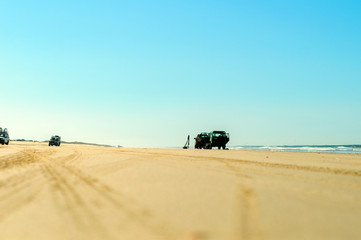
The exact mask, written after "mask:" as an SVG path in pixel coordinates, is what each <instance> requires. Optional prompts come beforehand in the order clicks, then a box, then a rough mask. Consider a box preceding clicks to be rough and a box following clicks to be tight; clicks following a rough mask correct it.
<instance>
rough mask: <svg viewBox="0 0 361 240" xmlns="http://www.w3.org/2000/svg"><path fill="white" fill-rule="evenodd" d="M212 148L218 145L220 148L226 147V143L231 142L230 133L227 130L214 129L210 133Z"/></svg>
mask: <svg viewBox="0 0 361 240" xmlns="http://www.w3.org/2000/svg"><path fill="white" fill-rule="evenodd" d="M209 138H210V149H212V147H218V149H221V148H223V149H226V144H227V143H228V142H229V133H226V132H225V131H212V132H210V133H209Z"/></svg>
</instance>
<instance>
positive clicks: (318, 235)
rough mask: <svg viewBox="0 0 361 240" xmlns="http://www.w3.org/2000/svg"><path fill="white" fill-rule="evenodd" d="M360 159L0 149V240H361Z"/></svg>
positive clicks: (30, 146) (34, 146)
mask: <svg viewBox="0 0 361 240" xmlns="http://www.w3.org/2000/svg"><path fill="white" fill-rule="evenodd" d="M360 219H361V155H352V154H318V153H294V152H266V151H265V152H263V151H219V150H192V149H189V150H181V149H179V150H175V149H127V148H105V147H95V146H85V145H67V144H63V145H62V146H61V147H48V146H47V145H46V144H44V143H17V142H11V143H10V145H9V146H0V239H4V240H8V239H9V240H14V239H19V240H20V239H21V240H24V239H30V240H35V239H36V240H42V239H53V240H57V239H59V240H60V239H61V240H64V239H65V240H66V239H80V240H82V239H84V240H85V239H87V240H92V239H99V240H100V239H105V240H106V239H122V240H128V239H129V240H130V239H137V240H139V239H144V240H151V239H169V240H173V239H174V240H212V239H219V240H240V239H251V240H252V239H275V240H276V239H277V240H278V239H361V220H360Z"/></svg>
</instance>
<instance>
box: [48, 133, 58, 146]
mask: <svg viewBox="0 0 361 240" xmlns="http://www.w3.org/2000/svg"><path fill="white" fill-rule="evenodd" d="M60 140H61V137H59V136H57V135H55V136H52V137H51V138H50V141H49V146H53V145H54V146H58V147H59V146H60Z"/></svg>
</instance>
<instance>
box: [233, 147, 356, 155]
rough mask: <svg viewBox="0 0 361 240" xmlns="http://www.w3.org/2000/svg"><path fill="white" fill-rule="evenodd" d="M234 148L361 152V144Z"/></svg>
mask: <svg viewBox="0 0 361 240" xmlns="http://www.w3.org/2000/svg"><path fill="white" fill-rule="evenodd" d="M229 149H233V150H263V151H290V152H326V153H327V152H328V153H356V154H361V145H294V146H292V145H290V146H288V145H286V146H234V147H229Z"/></svg>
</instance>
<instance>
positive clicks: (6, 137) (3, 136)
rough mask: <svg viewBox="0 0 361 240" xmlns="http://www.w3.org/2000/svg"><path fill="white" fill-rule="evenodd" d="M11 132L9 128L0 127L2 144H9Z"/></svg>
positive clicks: (0, 141) (0, 142)
mask: <svg viewBox="0 0 361 240" xmlns="http://www.w3.org/2000/svg"><path fill="white" fill-rule="evenodd" d="M9 141H10V140H9V133H8V130H7V129H6V128H5V129H4V130H3V129H2V128H0V144H2V145H4V144H6V145H9Z"/></svg>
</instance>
